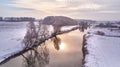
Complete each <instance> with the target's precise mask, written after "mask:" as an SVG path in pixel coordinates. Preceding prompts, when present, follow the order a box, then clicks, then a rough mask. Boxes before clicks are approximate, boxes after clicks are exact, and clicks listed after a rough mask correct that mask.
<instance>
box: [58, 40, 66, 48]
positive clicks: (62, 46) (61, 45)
mask: <svg viewBox="0 0 120 67" xmlns="http://www.w3.org/2000/svg"><path fill="white" fill-rule="evenodd" d="M65 45H66V44H65V43H63V42H62V43H61V44H60V46H59V47H60V50H64V49H65V47H66V46H65Z"/></svg>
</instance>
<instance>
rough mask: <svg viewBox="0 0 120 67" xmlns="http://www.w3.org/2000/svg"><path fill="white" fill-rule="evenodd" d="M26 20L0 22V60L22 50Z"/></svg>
mask: <svg viewBox="0 0 120 67" xmlns="http://www.w3.org/2000/svg"><path fill="white" fill-rule="evenodd" d="M26 24H27V22H0V62H1V61H3V60H4V59H5V58H7V57H9V56H11V55H12V54H14V53H16V52H18V51H20V50H22V48H23V45H22V40H23V38H24V36H25V33H26Z"/></svg>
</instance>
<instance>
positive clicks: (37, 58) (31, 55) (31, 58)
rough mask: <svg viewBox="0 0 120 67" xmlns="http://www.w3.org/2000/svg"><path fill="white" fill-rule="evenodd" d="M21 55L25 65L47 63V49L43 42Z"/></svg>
mask: <svg viewBox="0 0 120 67" xmlns="http://www.w3.org/2000/svg"><path fill="white" fill-rule="evenodd" d="M22 56H23V57H24V62H25V64H24V66H25V67H45V66H46V65H47V64H49V50H48V48H47V47H46V45H45V44H42V45H41V46H39V47H36V48H34V49H33V50H30V51H29V52H27V53H26V55H22Z"/></svg>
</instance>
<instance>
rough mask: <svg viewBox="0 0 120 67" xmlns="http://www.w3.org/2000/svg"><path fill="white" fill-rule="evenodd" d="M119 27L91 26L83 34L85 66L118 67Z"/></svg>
mask: <svg viewBox="0 0 120 67" xmlns="http://www.w3.org/2000/svg"><path fill="white" fill-rule="evenodd" d="M119 33H120V29H118V28H100V27H95V28H92V29H91V30H90V31H89V32H88V33H87V34H86V35H85V40H86V41H85V46H84V48H86V50H87V54H86V55H85V64H84V66H85V67H120V64H119V62H120V58H119V57H120V52H119V51H120V37H119V36H120V34H119Z"/></svg>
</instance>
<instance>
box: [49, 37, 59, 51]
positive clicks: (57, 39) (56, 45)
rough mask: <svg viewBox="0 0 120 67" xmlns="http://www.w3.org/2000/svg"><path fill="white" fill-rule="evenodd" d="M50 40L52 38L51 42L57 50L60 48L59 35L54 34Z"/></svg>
mask: <svg viewBox="0 0 120 67" xmlns="http://www.w3.org/2000/svg"><path fill="white" fill-rule="evenodd" d="M51 40H52V41H53V43H54V47H55V49H56V50H59V49H60V43H61V39H60V38H59V37H57V36H55V37H53V38H52V39H51Z"/></svg>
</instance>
